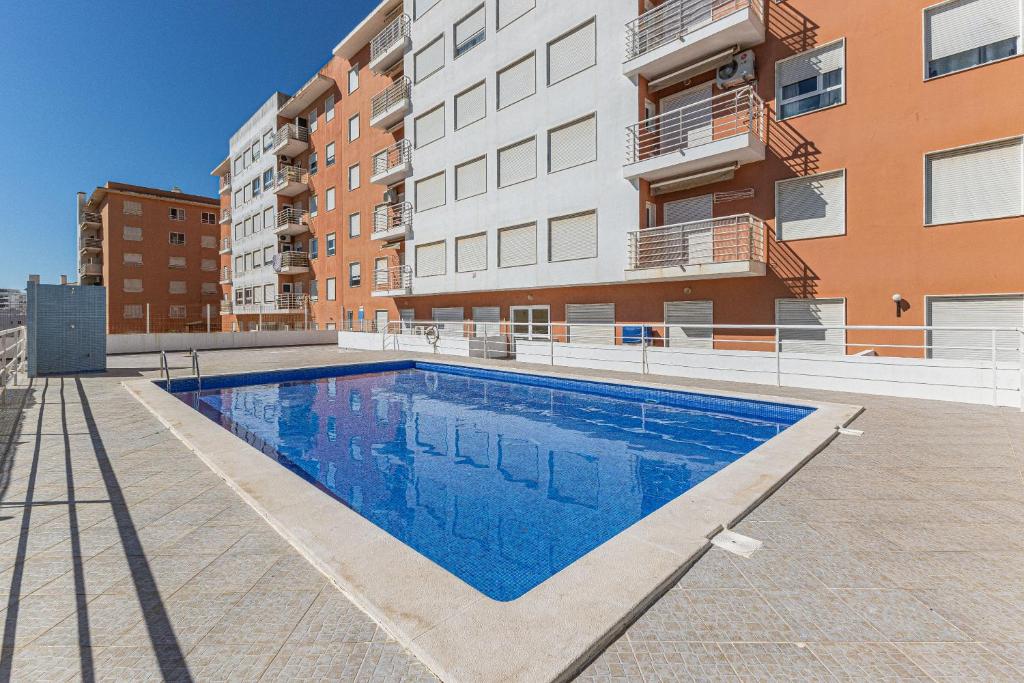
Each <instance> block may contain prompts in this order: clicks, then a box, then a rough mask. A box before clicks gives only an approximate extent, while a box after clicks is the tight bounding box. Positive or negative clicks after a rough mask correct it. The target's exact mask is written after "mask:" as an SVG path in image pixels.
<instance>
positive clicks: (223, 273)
mask: <svg viewBox="0 0 1024 683" xmlns="http://www.w3.org/2000/svg"><path fill="white" fill-rule="evenodd" d="M228 282H231V269H230V268H228V267H227V266H225V267H223V268H221V269H220V283H221V284H222V285H223V284H227V283H228Z"/></svg>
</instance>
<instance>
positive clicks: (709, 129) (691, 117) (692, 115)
mask: <svg viewBox="0 0 1024 683" xmlns="http://www.w3.org/2000/svg"><path fill="white" fill-rule="evenodd" d="M673 112H674V113H673ZM661 113H662V115H663V116H662V117H661V123H660V124H658V126H659V128H660V129H661V134H660V138H661V144H662V147H663V148H664V149H665V151H666V152H669V151H672V150H675V149H679V148H687V147H696V146H697V145H703V144H707V143H709V142H711V141H712V138H713V125H712V103H711V84H710V83H708V84H707V85H703V86H698V87H696V88H693V89H691V90H687V91H685V92H681V93H677V94H675V95H670V96H669V97H666V98H665V99H663V100H662V101H661ZM666 114H670V115H666Z"/></svg>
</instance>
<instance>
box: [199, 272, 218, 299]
mask: <svg viewBox="0 0 1024 683" xmlns="http://www.w3.org/2000/svg"><path fill="white" fill-rule="evenodd" d="M214 270H216V269H214ZM201 289H202V292H203V294H206V295H210V294H216V293H217V283H216V282H204V283H202V285H201Z"/></svg>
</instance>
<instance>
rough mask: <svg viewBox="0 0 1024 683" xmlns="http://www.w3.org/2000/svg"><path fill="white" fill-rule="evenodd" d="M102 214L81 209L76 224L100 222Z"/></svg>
mask: <svg viewBox="0 0 1024 683" xmlns="http://www.w3.org/2000/svg"><path fill="white" fill-rule="evenodd" d="M102 222H103V216H102V215H101V214H100V213H99V212H98V211H82V212H81V213H79V214H78V224H79V225H85V224H86V223H102Z"/></svg>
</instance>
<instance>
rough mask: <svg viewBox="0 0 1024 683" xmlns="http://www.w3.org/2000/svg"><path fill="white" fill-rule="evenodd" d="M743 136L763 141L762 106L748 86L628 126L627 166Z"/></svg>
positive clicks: (762, 103)
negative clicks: (748, 135) (751, 136)
mask: <svg viewBox="0 0 1024 683" xmlns="http://www.w3.org/2000/svg"><path fill="white" fill-rule="evenodd" d="M744 133H750V134H752V135H755V136H757V137H758V138H760V139H762V140H763V139H764V102H763V101H762V100H761V98H760V97H759V96H758V95H757V93H756V92H754V88H753V87H752V86H749V85H748V86H744V87H742V88H737V89H736V90H730V91H728V92H725V93H722V94H720V95H715V96H714V97H709V98H708V99H706V100H704V101H703V102H697V103H695V104H690V105H687V106H685V107H680V108H679V109H673V110H672V111H669V112H665V113H664V114H659V115H658V116H652V117H651V118H649V119H646V120H644V121H640V122H639V123H635V124H633V125H631V126H627V127H626V163H627V164H633V163H636V162H638V161H644V160H646V159H653V158H655V157H659V156H662V155H665V154H671V153H673V152H682V151H685V150H689V149H693V148H694V147H699V146H700V145H706V144H708V143H711V142H716V141H718V140H724V139H726V138H730V137H732V136H734V135H741V134H744Z"/></svg>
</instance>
